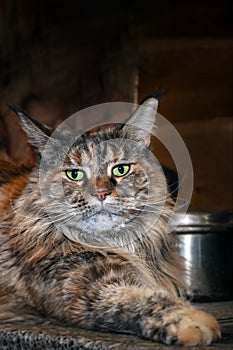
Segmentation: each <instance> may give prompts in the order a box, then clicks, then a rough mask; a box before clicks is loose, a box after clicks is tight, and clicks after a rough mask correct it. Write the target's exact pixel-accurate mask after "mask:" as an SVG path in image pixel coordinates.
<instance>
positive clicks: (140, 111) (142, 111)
mask: <svg viewBox="0 0 233 350" xmlns="http://www.w3.org/2000/svg"><path fill="white" fill-rule="evenodd" d="M158 103H159V101H158V100H157V99H156V98H154V97H149V98H148V99H146V100H145V101H144V102H143V103H142V104H141V105H139V106H138V108H137V109H136V111H135V112H134V113H133V114H132V115H131V117H130V118H129V119H128V120H127V122H126V124H125V125H124V127H123V136H124V137H126V138H129V139H131V140H134V141H137V142H142V143H144V145H145V146H146V147H148V146H149V145H150V139H151V134H152V131H153V128H154V127H155V123H156V113H157V109H158Z"/></svg>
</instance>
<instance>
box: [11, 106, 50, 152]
mask: <svg viewBox="0 0 233 350" xmlns="http://www.w3.org/2000/svg"><path fill="white" fill-rule="evenodd" d="M8 106H9V107H10V109H11V110H12V111H13V112H15V113H16V115H17V116H18V117H19V120H20V124H21V126H22V128H23V130H24V131H25V133H26V134H27V137H28V141H29V143H30V144H31V145H32V146H33V147H34V148H36V150H37V151H38V153H41V152H42V151H43V148H44V146H45V144H46V142H47V141H48V140H49V138H50V136H51V134H52V132H53V129H52V128H49V127H47V126H45V125H44V124H42V123H40V122H39V121H38V120H36V119H34V118H33V117H32V116H30V115H29V114H28V113H26V112H25V111H24V110H23V109H22V108H20V107H18V106H16V105H14V104H13V103H9V104H8Z"/></svg>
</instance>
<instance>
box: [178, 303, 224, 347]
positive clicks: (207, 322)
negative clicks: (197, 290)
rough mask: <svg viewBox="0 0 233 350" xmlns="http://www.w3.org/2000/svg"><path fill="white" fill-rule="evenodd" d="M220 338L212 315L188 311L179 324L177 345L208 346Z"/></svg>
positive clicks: (198, 311) (218, 329) (218, 328)
mask: <svg viewBox="0 0 233 350" xmlns="http://www.w3.org/2000/svg"><path fill="white" fill-rule="evenodd" d="M220 337H221V331H220V327H219V324H218V322H217V320H216V319H215V318H214V317H213V316H212V315H210V314H208V313H207V312H205V311H201V310H190V312H189V313H187V314H186V315H185V316H183V317H182V319H181V321H180V323H179V327H178V332H177V343H178V344H182V345H186V346H195V345H209V344H211V343H212V342H213V341H216V340H218V339H219V338H220Z"/></svg>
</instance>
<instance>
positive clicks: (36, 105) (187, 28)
mask: <svg viewBox="0 0 233 350" xmlns="http://www.w3.org/2000/svg"><path fill="white" fill-rule="evenodd" d="M232 20H233V18H232V10H231V2H230V1H225V0H223V1H177V2H175V1H168V0H164V1H143V0H142V1H140V2H139V1H122V0H121V1H106V2H105V1H96V2H94V1H74V0H66V1H64V0H42V1H39V0H31V1H29V0H18V1H17V0H5V1H4V0H0V145H1V148H2V149H6V150H7V152H8V153H9V154H10V156H11V157H13V158H15V159H19V160H21V161H22V160H26V159H28V158H30V150H29V148H28V147H27V146H26V142H25V139H24V137H23V134H22V133H21V132H20V131H19V127H18V124H17V120H16V118H14V117H13V115H12V113H11V112H10V111H9V109H8V107H7V103H8V102H9V101H12V102H15V103H16V104H18V105H20V106H22V107H24V108H25V109H26V110H27V111H28V112H29V113H31V114H33V115H34V116H35V117H37V118H38V119H40V120H41V121H43V122H46V123H47V124H49V125H57V124H58V123H59V121H61V120H63V119H65V118H67V117H68V116H69V115H70V114H72V113H74V112H76V111H77V110H80V109H82V108H85V107H88V106H90V105H93V104H97V103H103V102H111V101H126V102H139V101H140V100H141V99H143V98H144V97H145V96H146V95H147V94H149V93H150V92H152V91H154V90H156V89H157V88H164V89H165V90H166V95H165V96H164V98H163V100H162V101H161V104H160V108H159V112H160V113H161V114H162V115H163V116H165V117H166V118H167V119H168V120H169V121H170V122H172V123H173V124H174V125H175V126H176V127H177V129H178V130H179V132H180V133H181V135H182V137H183V138H184V140H185V142H186V144H187V146H188V149H189V151H190V154H191V157H192V160H193V165H194V174H195V188H194V195H193V200H192V208H194V209H213V210H232V116H233V103H232V101H233V99H232V97H233V86H232V82H233V79H232V78H233V30H232V22H233V21H232ZM158 152H159V153H160V156H161V160H162V162H163V163H164V164H165V165H167V166H170V167H173V166H174V165H173V164H172V162H170V160H169V157H168V156H167V155H166V154H165V153H164V151H163V150H161V151H159V150H158Z"/></svg>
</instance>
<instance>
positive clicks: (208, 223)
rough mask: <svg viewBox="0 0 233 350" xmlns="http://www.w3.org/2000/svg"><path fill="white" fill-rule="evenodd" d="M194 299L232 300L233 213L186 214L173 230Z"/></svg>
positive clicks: (188, 292)
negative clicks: (177, 239)
mask: <svg viewBox="0 0 233 350" xmlns="http://www.w3.org/2000/svg"><path fill="white" fill-rule="evenodd" d="M176 232H177V233H178V235H179V238H180V244H179V251H180V254H181V255H182V256H183V257H184V258H185V265H186V269H187V271H188V274H187V277H186V283H187V284H188V286H189V290H187V294H188V295H190V296H191V297H192V299H194V300H199V301H216V300H229V299H233V214H231V213H226V212H189V213H187V214H186V216H185V218H184V219H183V220H182V222H181V224H180V225H179V226H178V227H177V229H176Z"/></svg>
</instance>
